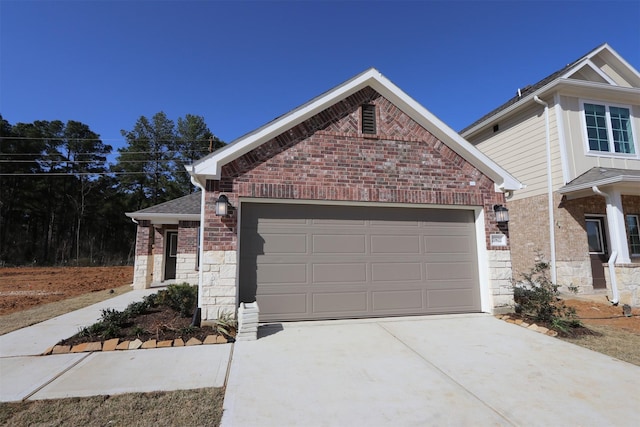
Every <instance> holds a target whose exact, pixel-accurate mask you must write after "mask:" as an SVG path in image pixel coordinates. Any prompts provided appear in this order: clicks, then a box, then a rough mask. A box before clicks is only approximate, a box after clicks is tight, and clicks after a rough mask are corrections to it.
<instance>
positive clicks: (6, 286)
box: [0, 267, 133, 316]
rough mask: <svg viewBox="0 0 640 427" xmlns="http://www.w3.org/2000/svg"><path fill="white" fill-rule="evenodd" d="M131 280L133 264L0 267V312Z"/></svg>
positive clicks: (69, 296)
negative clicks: (120, 265)
mask: <svg viewBox="0 0 640 427" xmlns="http://www.w3.org/2000/svg"><path fill="white" fill-rule="evenodd" d="M132 281H133V267H34V268H32V267H18V268H0V316H3V315H6V314H11V313H15V312H19V311H23V310H26V309H29V308H32V307H36V306H39V305H42V304H47V303H50V302H55V301H60V300H64V299H68V298H72V297H75V296H78V295H83V294H88V293H91V292H98V291H103V290H109V289H114V288H117V287H120V286H123V285H128V284H130V283H131V282H132Z"/></svg>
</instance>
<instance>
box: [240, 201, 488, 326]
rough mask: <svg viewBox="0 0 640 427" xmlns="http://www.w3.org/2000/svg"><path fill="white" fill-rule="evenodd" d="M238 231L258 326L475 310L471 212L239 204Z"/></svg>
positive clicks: (244, 290)
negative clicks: (279, 322)
mask: <svg viewBox="0 0 640 427" xmlns="http://www.w3.org/2000/svg"><path fill="white" fill-rule="evenodd" d="M240 226H241V231H240V269H239V270H240V279H239V280H240V300H241V301H243V302H251V301H254V300H256V299H257V301H258V305H259V307H260V320H261V321H274V320H305V319H331V318H349V317H370V316H389V315H411V314H436V313H452V312H468V311H480V292H479V284H478V264H477V255H476V239H475V226H474V214H473V212H472V211H464V210H437V209H416V208H413V209H410V208H380V207H353V206H318V205H285V204H275V203H242V205H241V224H240Z"/></svg>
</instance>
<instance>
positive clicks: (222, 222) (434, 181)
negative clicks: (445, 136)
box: [205, 88, 504, 250]
mask: <svg viewBox="0 0 640 427" xmlns="http://www.w3.org/2000/svg"><path fill="white" fill-rule="evenodd" d="M363 103H373V104H375V105H376V110H377V118H376V122H377V125H378V129H377V134H376V135H375V136H371V135H363V134H362V133H361V132H360V106H361V105H362V104H363ZM470 182H475V185H470ZM207 184H208V185H207V191H208V194H207V201H206V205H207V214H206V223H205V241H206V243H205V250H234V249H235V247H236V217H235V215H234V216H231V217H226V218H218V217H216V216H215V213H213V206H214V203H215V199H216V197H217V194H218V192H223V193H225V194H226V195H227V196H228V197H229V199H230V201H231V203H232V204H233V205H234V206H236V207H237V203H238V198H239V197H254V198H278V199H304V200H335V201H358V202H390V203H408V204H439V205H465V206H483V207H484V208H485V210H487V211H490V210H491V207H492V206H493V204H496V203H501V204H502V203H504V198H503V195H502V194H501V193H496V192H495V191H494V183H493V181H491V179H489V178H488V177H487V176H486V175H484V174H482V173H481V172H480V171H479V170H478V169H476V168H475V167H474V166H473V165H471V164H470V163H469V162H467V161H466V160H464V159H463V158H462V157H461V156H459V155H458V154H457V153H456V152H454V151H453V150H451V149H450V148H449V147H448V146H447V145H445V144H444V143H443V142H441V141H440V140H438V139H437V138H436V137H434V136H433V135H432V134H431V133H430V132H429V131H428V130H427V129H425V128H423V127H422V126H420V125H419V124H418V123H416V122H415V121H414V120H412V119H411V118H410V117H409V116H408V115H406V114H405V113H404V112H403V111H401V110H400V109H399V108H397V107H396V106H395V105H394V104H392V103H391V102H389V101H388V100H387V99H385V98H384V97H382V96H380V95H379V94H378V93H377V92H375V91H373V90H372V89H371V88H366V89H363V90H361V91H359V92H357V93H355V94H354V95H351V96H350V97H348V98H346V99H344V100H342V101H340V102H338V103H336V104H335V105H333V106H332V107H330V108H328V109H326V110H324V111H322V112H320V113H319V114H317V115H316V116H314V117H312V118H310V119H308V120H307V121H305V122H303V123H301V124H299V125H297V126H295V127H294V128H292V129H291V130H289V131H286V132H284V133H283V134H281V135H279V136H277V137H276V138H274V139H272V140H270V141H268V142H266V143H264V144H262V145H261V146H260V147H257V148H256V149H254V150H252V151H250V152H248V153H246V154H245V155H243V156H241V157H240V158H238V159H236V160H234V161H232V162H231V163H229V164H227V165H225V166H224V167H223V168H222V178H221V180H220V181H208V182H207ZM486 229H487V235H488V233H489V232H498V228H497V225H496V224H495V223H494V222H491V221H490V220H489V218H487V219H486Z"/></svg>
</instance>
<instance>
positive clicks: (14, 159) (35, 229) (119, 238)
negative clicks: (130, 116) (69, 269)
mask: <svg viewBox="0 0 640 427" xmlns="http://www.w3.org/2000/svg"><path fill="white" fill-rule="evenodd" d="M122 136H123V137H124V138H125V141H126V145H125V146H124V147H121V148H118V149H117V150H116V151H115V152H114V151H113V147H112V146H111V145H108V144H105V143H103V142H102V140H101V139H100V136H99V135H98V134H96V133H95V132H93V131H92V130H91V129H90V128H89V126H88V125H86V124H84V123H81V122H77V121H73V120H69V121H67V122H66V123H65V122H62V121H60V120H54V121H41V120H38V121H34V122H33V123H16V124H11V123H9V122H8V121H6V120H4V118H3V117H2V116H1V115H0V266H3V265H25V264H37V265H64V264H72V265H114V264H130V263H132V262H133V257H134V254H135V224H133V223H132V222H131V220H130V219H129V218H127V217H126V216H125V215H124V213H125V212H132V211H137V210H140V209H144V208H146V207H149V206H153V205H156V204H158V203H162V202H165V201H168V200H172V199H175V198H177V197H180V196H184V195H187V194H189V193H191V192H193V191H195V188H194V186H193V185H192V184H191V182H190V179H189V175H188V173H187V171H186V170H185V168H184V165H188V164H191V163H193V162H194V161H195V160H197V159H199V158H201V157H204V156H205V155H207V154H208V153H209V152H210V151H211V150H215V149H217V148H220V147H221V146H223V145H224V143H223V142H222V141H221V140H219V139H218V138H217V137H215V136H214V135H213V133H212V132H211V131H210V130H209V128H208V127H207V124H206V123H205V121H204V118H203V117H201V116H196V115H191V114H187V115H185V117H181V118H178V120H177V122H174V121H173V120H171V119H169V118H168V117H167V116H166V114H165V113H163V112H159V113H157V114H155V115H154V116H152V117H151V118H147V117H145V116H141V117H140V118H139V119H138V120H137V121H136V123H135V125H134V126H133V128H132V129H131V130H123V131H122ZM112 154H117V155H116V156H115V160H114V161H113V162H109V160H108V158H109V156H110V155H112Z"/></svg>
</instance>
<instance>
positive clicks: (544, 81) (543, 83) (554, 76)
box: [460, 44, 604, 134]
mask: <svg viewBox="0 0 640 427" xmlns="http://www.w3.org/2000/svg"><path fill="white" fill-rule="evenodd" d="M602 46H604V44H602V45H600V46H598V47H596V48H595V49H592V50H590V51H589V52H588V53H587V54H586V55H582V56H581V57H580V58H578V59H576V60H575V61H573V62H571V63H569V64H567V65H566V66H564V67H562V68H561V69H559V70H558V71H556V72H555V73H552V74H550V75H548V76H547V77H545V78H544V79H542V80H540V81H539V82H537V83H535V84H533V85H528V86H525V87H524V88H523V89H520V94H516V96H514V97H513V98H511V99H510V100H508V101H507V102H505V103H504V104H502V105H501V106H499V107H498V108H496V109H494V110H492V111H490V112H489V113H487V114H485V115H484V116H482V117H480V118H479V119H478V120H476V121H475V122H473V123H471V124H470V125H469V126H467V127H465V128H464V129H462V130H461V131H460V134H464V133H465V132H466V131H467V130H469V129H471V128H473V127H475V126H477V125H479V124H480V123H482V122H484V121H485V120H488V119H489V118H491V117H492V116H494V115H496V114H498V113H499V112H500V111H502V110H505V109H507V108H509V107H510V106H511V105H513V104H515V103H517V102H518V101H520V100H521V99H523V98H525V97H526V96H527V95H529V94H531V93H533V92H535V91H537V90H538V89H540V88H542V87H544V86H546V85H547V84H549V83H551V82H552V81H554V80H555V79H557V78H558V77H560V76H562V75H563V74H564V73H566V72H567V71H569V70H570V69H571V68H572V67H573V66H574V65H576V64H577V63H579V62H580V61H582V60H583V59H585V58H586V57H587V56H589V55H590V54H591V53H592V52H594V51H596V50H598V49H600V48H601V47H602Z"/></svg>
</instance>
